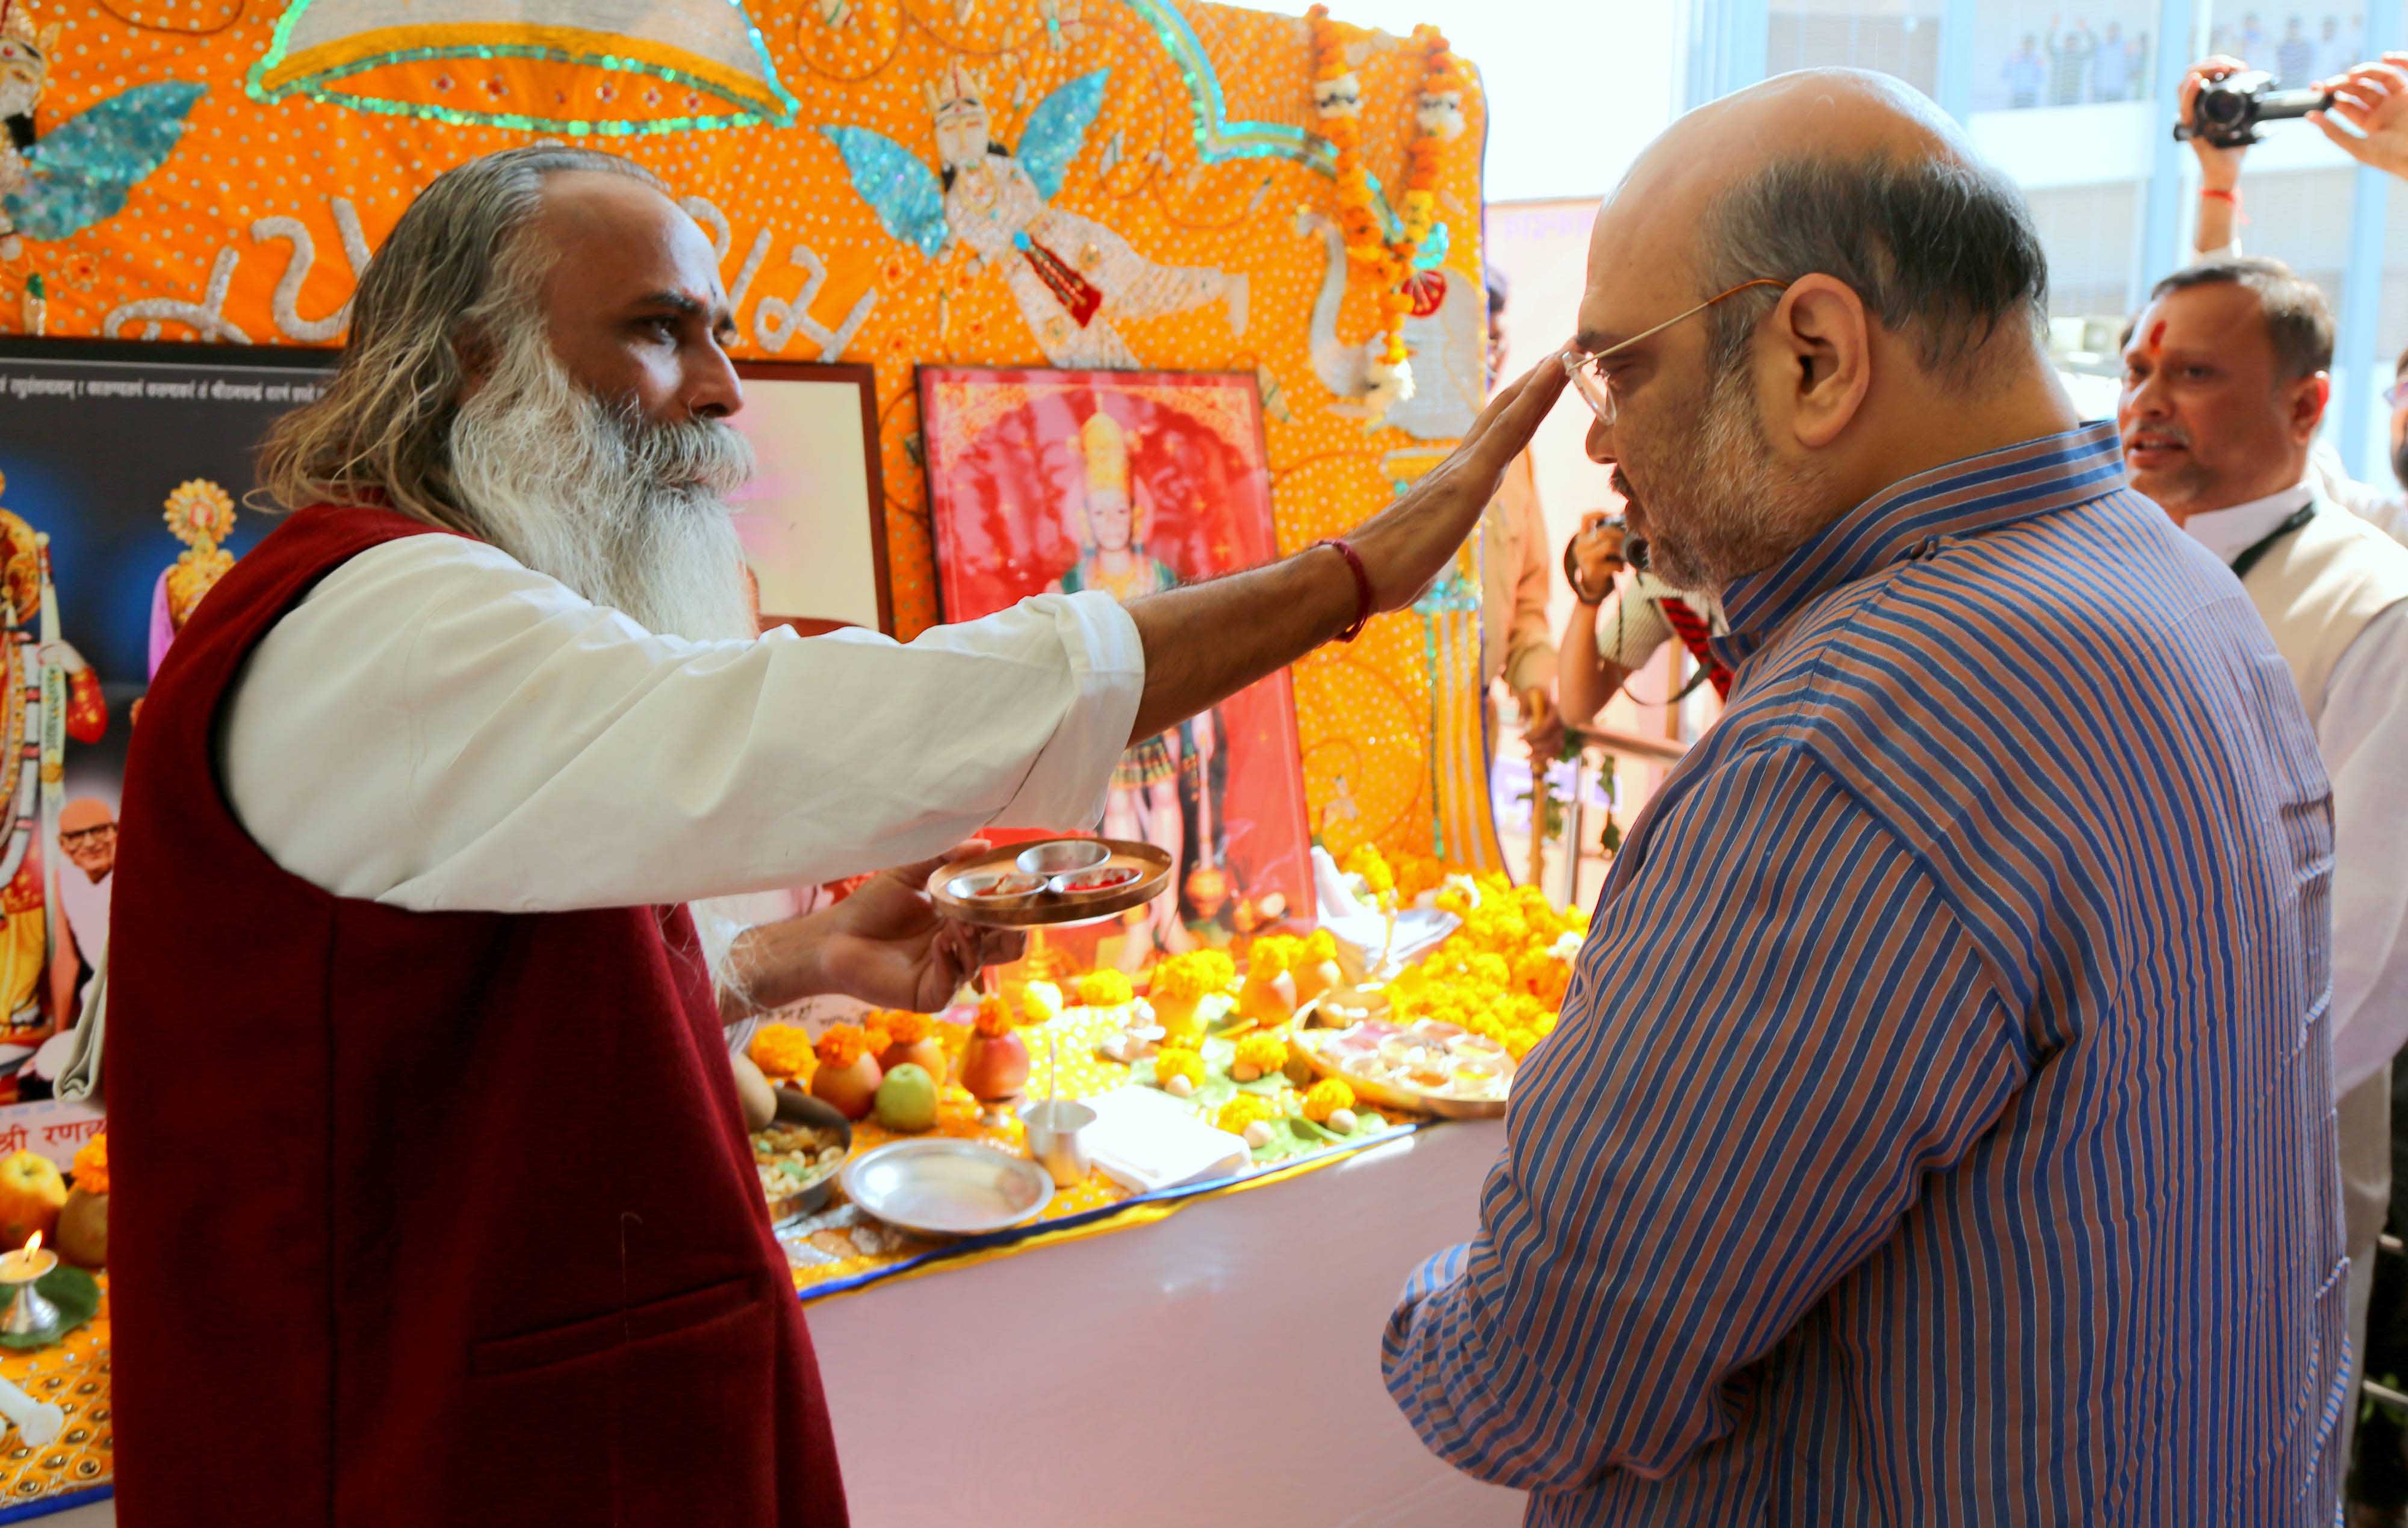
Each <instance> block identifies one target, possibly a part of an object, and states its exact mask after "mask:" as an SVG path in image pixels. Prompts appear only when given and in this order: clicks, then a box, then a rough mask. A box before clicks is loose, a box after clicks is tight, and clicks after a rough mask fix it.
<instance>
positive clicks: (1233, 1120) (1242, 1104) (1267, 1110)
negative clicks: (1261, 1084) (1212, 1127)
mask: <svg viewBox="0 0 2408 1528" xmlns="http://www.w3.org/2000/svg"><path fill="white" fill-rule="evenodd" d="M1272 1117H1273V1115H1272V1110H1271V1106H1270V1103H1269V1100H1267V1099H1262V1098H1257V1097H1255V1096H1254V1094H1253V1093H1250V1092H1241V1093H1240V1094H1239V1095H1238V1096H1237V1097H1235V1098H1232V1099H1230V1100H1229V1101H1228V1102H1227V1103H1226V1104H1224V1105H1222V1106H1221V1112H1220V1114H1219V1115H1218V1116H1217V1117H1216V1118H1215V1119H1214V1120H1213V1121H1212V1122H1213V1123H1214V1124H1216V1125H1218V1126H1220V1127H1221V1128H1222V1129H1223V1130H1226V1131H1227V1132H1228V1133H1229V1134H1230V1135H1244V1134H1245V1133H1246V1127H1247V1126H1248V1125H1250V1124H1253V1123H1254V1122H1255V1121H1258V1120H1269V1119H1271V1118H1272Z"/></svg>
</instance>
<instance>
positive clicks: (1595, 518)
mask: <svg viewBox="0 0 2408 1528" xmlns="http://www.w3.org/2000/svg"><path fill="white" fill-rule="evenodd" d="M1627 539H1628V532H1627V530H1626V528H1625V527H1624V525H1623V522H1622V517H1621V516H1619V515H1609V514H1607V513H1606V512H1605V511H1604V510H1602V509H1592V510H1590V511H1589V512H1588V513H1587V514H1585V515H1584V516H1582V517H1581V523H1580V529H1579V530H1577V531H1575V532H1573V533H1572V538H1571V539H1570V541H1568V542H1566V543H1565V544H1564V578H1565V581H1566V582H1568V583H1570V585H1571V586H1572V596H1573V597H1574V598H1575V599H1578V600H1579V601H1580V602H1581V603H1582V604H1583V605H1601V604H1603V603H1604V602H1605V596H1606V595H1607V594H1608V593H1610V592H1612V590H1613V580H1614V579H1615V578H1618V577H1620V576H1621V574H1622V570H1623V569H1624V568H1627V567H1628V566H1629V565H1630V562H1629V558H1628V555H1627V547H1626V546H1625V543H1626V542H1627Z"/></svg>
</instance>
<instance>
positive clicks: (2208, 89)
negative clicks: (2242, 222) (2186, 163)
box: [2174, 54, 2366, 172]
mask: <svg viewBox="0 0 2408 1528" xmlns="http://www.w3.org/2000/svg"><path fill="white" fill-rule="evenodd" d="M2365 67H2366V65H2364V64H2361V65H2359V68H2361V69H2362V68H2365ZM2357 72H2358V71H2357V70H2352V71H2351V73H2352V74H2355V73H2357ZM2327 83H2329V81H2328V82H2327ZM2334 101H2335V96H2334V93H2332V92H2331V91H2329V90H2327V89H2326V88H2325V86H2324V84H2316V85H2312V86H2310V87H2309V88H2308V89H2306V90H2297V91H2286V90H2277V89H2275V88H2274V77H2273V76H2272V75H2270V74H2268V73H2266V72H2265V71H2264V70H2262V69H2252V68H2250V67H2249V65H2248V64H2244V63H2243V62H2242V61H2241V60H2239V59H2237V58H2230V57H2227V56H2225V55H2222V54H2218V55H2217V56H2216V57H2214V58H2211V59H2208V60H2206V61H2205V62H2204V63H2201V64H2197V65H2195V66H2194V67H2193V68H2192V69H2191V71H2190V73H2189V74H2188V75H2186V76H2185V77H2184V79H2183V88H2182V121H2179V122H2177V123H2175V124H2174V138H2175V140H2176V141H2178V142H2188V143H2191V144H2192V145H2193V146H2194V147H2198V148H2199V156H2200V164H2201V165H2202V166H2205V167H2207V168H2209V169H2210V170H2213V169H2214V164H2215V163H2216V162H2215V161H2212V160H2210V159H2209V157H2208V150H2209V149H2216V150H2242V149H2246V148H2248V147H2249V146H2250V145H2251V144H2253V143H2256V142H2257V141H2258V135H2257V125H2258V124H2259V123H2260V122H2271V121H2286V120H2290V119H2297V118H2313V117H2315V116H2316V115H2318V114H2320V113H2322V112H2325V111H2327V110H2329V109H2330V108H2331V107H2332V106H2333V104H2334ZM2200 146H2204V147H2200ZM2230 163H2231V164H2232V165H2233V166H2234V168H2235V171H2236V172H2237V171H2238V168H2239V164H2240V156H2239V155H2238V153H2235V154H2233V156H2232V158H2231V160H2230Z"/></svg>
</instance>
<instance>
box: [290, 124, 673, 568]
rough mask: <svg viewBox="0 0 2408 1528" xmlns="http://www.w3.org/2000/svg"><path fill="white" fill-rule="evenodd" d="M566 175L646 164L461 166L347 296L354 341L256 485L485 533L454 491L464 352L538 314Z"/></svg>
mask: <svg viewBox="0 0 2408 1528" xmlns="http://www.w3.org/2000/svg"><path fill="white" fill-rule="evenodd" d="M568 170H590V171H596V172H600V173H602V174H607V175H623V176H625V177H627V178H628V179H633V180H639V181H642V182H643V183H644V184H646V185H649V186H652V188H653V189H655V190H659V189H660V182H659V180H658V179H655V178H654V177H653V176H652V173H651V172H650V171H648V170H646V169H644V168H642V167H641V166H640V165H638V164H632V163H630V162H628V161H626V160H624V159H621V158H619V157H617V156H616V155H613V154H605V153H597V152H595V151H594V150H590V149H570V148H565V147H560V146H557V145H551V144H537V145H533V146H530V147H527V148H523V149H507V150H502V151H501V152H499V153H493V154H487V155H485V156H484V157H482V158H480V159H472V160H470V161H468V162H467V163H466V164H460V165H456V166H454V167H453V168H452V169H450V170H447V171H445V172H444V173H443V174H441V175H439V176H437V178H436V179H435V182H434V183H433V184H432V185H430V186H428V187H427V188H426V189H425V190H424V191H423V192H421V193H419V196H418V199H417V200H416V201H414V202H412V203H411V204H410V206H409V210H408V211H406V212H404V213H403V214H402V215H401V221H398V222H396V223H395V224H394V229H393V233H392V235H391V236H388V237H387V238H386V239H385V241H384V246H383V248H382V249H380V250H378V251H377V256H376V258H375V260H374V261H372V262H371V263H370V264H369V265H368V268H367V272H366V275H364V276H362V277H361V278H360V284H359V290H358V292H357V293H355V294H354V295H353V296H352V299H351V340H350V343H349V345H348V346H346V348H345V349H344V351H343V358H342V361H341V362H340V363H339V364H337V367H336V369H335V374H334V378H333V379H332V380H331V381H330V382H329V383H328V384H327V387H326V391H325V392H324V393H322V394H321V395H320V396H319V397H318V398H317V399H316V400H315V401H314V402H311V403H309V404H307V405H304V406H303V407H300V408H297V409H294V411H293V412H292V413H290V414H287V415H285V416H284V417H283V418H282V419H280V420H279V421H277V422H276V426H275V428H274V429H273V430H271V431H270V432H269V433H268V436H267V439H266V441H265V443H264V444H263V445H262V446H261V448H260V452H259V481H260V485H261V487H262V489H263V490H264V491H265V493H266V495H267V496H268V497H269V498H270V499H272V500H274V501H275V502H277V503H278V504H280V505H281V506H283V507H285V508H287V509H299V508H303V507H307V506H309V505H312V504H342V505H355V504H362V503H380V504H382V505H384V506H385V507H389V508H393V509H396V510H398V511H400V512H401V513H403V514H405V515H409V516H410V517H411V518H412V519H415V520H420V521H425V522H426V523H428V524H430V525H437V526H440V527H442V528H444V529H446V530H452V531H463V532H466V533H468V534H470V535H476V534H478V533H479V532H480V530H481V529H482V527H481V526H480V525H479V524H477V523H476V521H475V520H474V517H473V515H472V513H471V512H470V511H469V510H468V508H467V507H466V506H464V505H463V504H462V503H461V500H460V495H459V493H458V490H457V486H456V485H455V483H454V482H453V480H452V459H451V435H452V420H453V418H454V416H455V415H456V413H457V411H458V408H459V403H460V395H461V392H462V390H463V388H464V387H465V385H466V382H467V380H468V376H467V370H466V366H465V365H464V364H463V362H462V359H461V346H462V345H463V344H464V343H465V344H468V345H472V346H484V347H491V346H494V345H495V344H497V343H498V342H499V340H500V338H501V335H502V331H503V330H504V329H505V328H506V327H507V325H508V323H509V321H510V320H511V319H512V318H513V317H514V316H518V315H523V313H524V312H525V311H526V310H527V309H528V308H529V307H531V306H532V304H533V302H534V300H535V296H536V293H538V291H539V290H540V289H541V286H542V283H543V278H544V276H545V275H546V273H547V271H548V270H549V268H550V251H549V250H546V249H545V248H544V246H543V243H542V241H541V240H538V239H536V238H533V237H530V236H529V231H530V229H531V228H532V227H533V225H534V223H535V220H536V215H537V213H538V211H539V210H540V208H541V207H542V204H543V183H544V181H545V179H548V178H549V177H551V176H553V175H557V174H560V173H561V172H563V171H568Z"/></svg>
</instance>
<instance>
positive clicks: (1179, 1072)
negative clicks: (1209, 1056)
mask: <svg viewBox="0 0 2408 1528" xmlns="http://www.w3.org/2000/svg"><path fill="white" fill-rule="evenodd" d="M1174 1077H1183V1078H1186V1079H1187V1080H1188V1081H1190V1082H1192V1083H1194V1084H1195V1085H1196V1086H1197V1087H1199V1088H1200V1087H1202V1086H1204V1058H1203V1057H1202V1056H1200V1055H1197V1053H1196V1052H1195V1051H1193V1050H1187V1049H1185V1048H1184V1047H1181V1046H1165V1047H1164V1048H1163V1049H1162V1050H1159V1051H1157V1052H1155V1054H1154V1085H1155V1086H1157V1087H1159V1086H1161V1085H1162V1084H1163V1083H1166V1082H1168V1081H1169V1080H1170V1079H1171V1078H1174Z"/></svg>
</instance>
